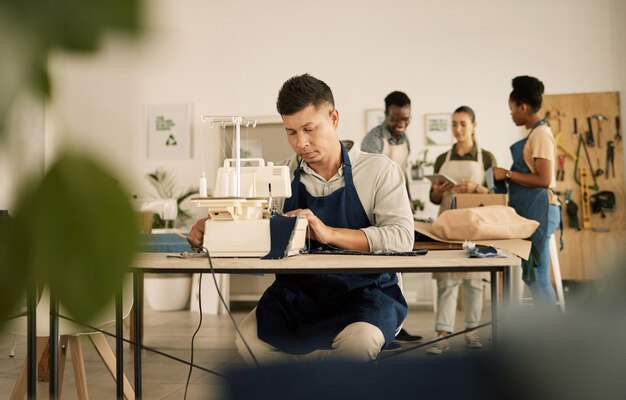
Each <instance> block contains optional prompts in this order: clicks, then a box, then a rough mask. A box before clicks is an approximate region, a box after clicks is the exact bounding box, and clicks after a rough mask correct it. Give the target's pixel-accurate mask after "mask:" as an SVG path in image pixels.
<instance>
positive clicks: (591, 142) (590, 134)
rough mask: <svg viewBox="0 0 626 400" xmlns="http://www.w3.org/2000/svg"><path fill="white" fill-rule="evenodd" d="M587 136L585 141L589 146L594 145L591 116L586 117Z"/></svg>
mask: <svg viewBox="0 0 626 400" xmlns="http://www.w3.org/2000/svg"><path fill="white" fill-rule="evenodd" d="M587 129H588V130H587V137H586V139H587V140H586V143H587V146H589V147H594V146H595V145H596V141H595V140H594V138H593V127H592V126H591V117H587Z"/></svg>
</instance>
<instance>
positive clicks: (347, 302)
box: [190, 74, 414, 364]
mask: <svg viewBox="0 0 626 400" xmlns="http://www.w3.org/2000/svg"><path fill="white" fill-rule="evenodd" d="M277 109H278V112H279V113H280V115H281V117H282V119H283V124H284V127H285V131H286V134H287V140H288V141H289V144H290V145H291V148H292V149H293V151H294V152H295V155H294V156H293V157H292V158H291V159H290V160H289V161H287V165H289V167H290V171H291V176H292V177H293V178H292V182H291V190H292V196H291V197H290V198H288V199H285V201H284V204H283V205H282V209H283V212H284V213H285V215H288V216H296V215H300V216H301V217H303V218H306V219H307V221H308V223H309V229H308V231H307V237H308V239H309V240H310V242H311V244H310V247H311V248H319V247H322V248H328V249H349V250H359V251H364V252H367V251H378V250H383V251H410V250H412V248H413V235H414V233H413V218H412V215H411V211H410V207H409V203H408V201H409V200H408V197H407V195H406V188H405V182H404V174H403V173H402V171H401V170H400V168H399V167H398V166H397V165H396V164H395V163H394V162H393V161H391V160H390V159H389V158H387V157H385V156H383V155H380V154H368V153H365V152H362V151H360V150H359V149H358V148H357V147H356V146H353V147H352V148H351V149H346V148H345V147H344V145H343V144H342V143H341V142H340V141H339V138H338V135H337V127H338V125H339V111H338V110H337V109H336V108H335V101H334V98H333V94H332V91H331V90H330V88H329V87H328V86H327V85H326V84H325V83H324V82H322V81H321V80H319V79H316V78H314V77H312V76H311V75H308V74H305V75H301V76H295V77H293V78H291V79H289V80H288V81H286V82H285V83H284V84H283V87H282V88H281V89H280V92H279V94H278V101H277ZM279 206H280V205H279ZM204 222H205V220H200V221H198V222H197V223H196V224H195V225H194V227H193V228H192V231H191V233H190V239H192V240H195V241H197V242H201V241H202V234H203V233H202V232H203V230H204ZM336 257H340V256H339V255H338V256H336ZM268 262H270V261H268ZM397 282H398V279H397V277H396V274H394V273H386V274H360V275H357V274H354V275H353V274H293V275H289V274H277V275H276V280H275V281H274V283H273V284H272V285H271V286H270V287H269V288H268V289H267V290H266V291H265V293H264V294H263V296H262V298H261V300H260V301H259V303H258V305H257V307H256V308H255V309H254V310H253V311H252V312H251V313H250V314H249V315H248V316H247V317H246V318H245V319H244V321H243V322H242V323H241V327H240V328H241V333H242V335H243V337H244V339H245V342H246V343H247V344H248V345H249V346H250V349H251V350H252V353H253V354H254V356H255V357H256V358H257V359H258V360H259V361H260V362H261V363H266V362H270V361H287V360H294V359H306V360H323V359H327V358H330V357H332V358H333V359H335V358H349V359H353V360H360V361H367V360H372V359H375V358H376V356H377V355H378V353H379V352H380V351H381V349H383V348H384V347H385V346H386V345H389V344H391V343H392V342H393V340H394V336H395V333H396V331H397V330H398V328H399V327H400V325H401V324H402V322H403V321H404V319H405V318H406V315H407V304H406V301H405V300H404V297H403V296H402V292H401V291H400V288H399V287H398V285H397ZM236 343H237V348H238V349H239V353H240V354H241V355H242V356H243V358H244V359H245V360H246V361H247V362H248V363H251V364H252V363H253V362H254V359H253V357H252V356H251V355H250V352H249V351H248V349H247V348H246V345H245V344H244V342H243V341H242V340H241V338H240V337H237V340H236Z"/></svg>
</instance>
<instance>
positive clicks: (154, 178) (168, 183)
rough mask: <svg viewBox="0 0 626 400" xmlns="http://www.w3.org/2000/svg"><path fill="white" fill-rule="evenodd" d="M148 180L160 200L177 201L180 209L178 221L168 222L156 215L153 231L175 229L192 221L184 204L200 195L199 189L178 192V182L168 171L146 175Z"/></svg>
mask: <svg viewBox="0 0 626 400" xmlns="http://www.w3.org/2000/svg"><path fill="white" fill-rule="evenodd" d="M146 178H147V179H148V180H149V181H150V184H152V187H153V188H154V189H155V190H156V193H157V197H158V198H160V199H175V200H176V205H177V208H178V212H177V217H176V221H166V220H164V219H162V218H161V216H160V215H158V214H154V220H153V223H152V228H153V229H163V228H174V227H179V226H184V225H185V224H186V223H187V222H188V221H189V220H190V219H191V215H190V214H189V212H188V211H187V210H185V209H184V208H182V207H181V205H182V203H183V202H184V201H185V200H187V199H188V198H190V197H191V196H193V195H195V194H198V189H197V188H188V189H187V190H185V191H183V192H180V193H175V192H176V180H175V178H174V176H173V175H170V174H169V173H168V172H167V171H164V170H161V169H157V170H156V171H154V172H151V173H149V174H147V175H146Z"/></svg>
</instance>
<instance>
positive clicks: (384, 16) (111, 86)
mask: <svg viewBox="0 0 626 400" xmlns="http://www.w3.org/2000/svg"><path fill="white" fill-rule="evenodd" d="M624 3H625V2H623V1H622V0H526V1H515V0H474V1H466V0H448V1H435V0H433V1H426V0H421V1H411V0H405V1H395V2H393V1H392V2H381V1H364V0H359V1H356V0H343V1H337V0H318V1H315V2H311V1H307V2H304V1H294V0H273V1H245V0H229V1H226V0H221V1H217V0H213V1H203V0H186V1H176V0H151V1H146V5H147V6H148V7H149V8H148V10H147V11H148V25H149V27H150V28H149V31H148V34H147V35H146V37H145V38H144V40H143V41H142V46H140V47H139V48H137V47H135V48H129V46H128V45H127V44H126V43H125V42H123V41H121V40H119V39H118V38H113V39H112V40H109V41H108V42H107V46H106V47H105V50H104V51H103V52H101V53H100V54H99V55H97V56H94V57H90V58H85V57H75V56H68V55H59V56H55V57H53V59H52V60H51V68H52V71H53V73H54V78H55V90H56V96H57V97H56V98H55V104H54V106H53V107H52V108H51V110H52V112H53V113H54V114H55V115H56V116H57V117H55V118H54V120H55V121H56V123H57V125H56V128H54V133H52V128H50V131H49V133H50V135H54V139H53V140H52V141H53V142H54V143H58V142H59V141H63V140H66V139H67V137H68V136H70V137H73V135H77V134H78V133H79V134H80V135H81V136H82V137H83V139H80V140H78V139H77V140H72V141H74V142H80V143H87V146H89V147H90V148H93V149H95V151H100V152H102V153H104V154H105V155H104V157H106V158H107V159H108V160H109V162H110V163H111V164H113V165H115V168H116V169H117V170H118V171H122V172H123V174H124V175H125V179H126V180H127V181H128V182H129V185H130V186H131V190H132V191H134V192H138V193H140V194H145V193H147V192H148V187H147V181H146V180H145V179H144V178H143V175H144V174H145V173H146V172H149V171H151V170H153V169H155V168H156V167H159V166H162V167H164V168H166V169H169V170H172V171H173V172H174V173H175V174H176V176H177V177H178V178H179V180H180V182H181V187H186V186H188V185H197V177H198V176H199V173H200V170H201V162H200V160H199V154H200V152H199V150H198V143H200V140H199V139H200V135H201V132H202V127H201V123H200V119H199V117H200V115H203V114H211V115H224V114H226V115H231V114H237V115H245V116H271V115H276V111H275V101H276V94H277V92H278V89H279V87H280V85H281V84H282V83H283V82H284V81H285V80H286V79H287V78H289V77H291V76H293V75H296V74H301V73H304V72H309V73H311V74H313V75H315V76H317V77H318V78H321V79H323V80H324V81H326V82H327V83H328V84H329V86H330V87H331V88H332V89H333V91H334V94H335V98H336V103H337V108H338V109H339V110H340V113H341V114H340V118H341V119H340V135H341V137H342V138H346V139H352V140H355V141H356V142H357V143H360V141H361V138H362V137H363V135H364V133H365V117H364V110H365V109H369V108H378V107H382V106H383V98H384V96H385V95H386V94H387V93H389V92H390V91H392V90H402V91H405V92H406V93H407V94H408V95H409V96H410V97H411V99H412V102H413V116H414V117H413V123H412V124H411V126H410V128H409V130H410V138H411V142H412V147H413V155H414V156H415V155H416V154H417V152H418V151H419V150H420V149H421V148H423V147H424V138H423V135H422V132H423V114H424V113H432V112H449V111H452V110H453V109H454V108H456V107H457V106H459V105H462V104H466V105H469V106H471V107H473V108H474V110H475V111H476V114H477V119H478V124H479V126H478V132H477V134H478V137H479V141H480V142H481V143H482V145H483V146H484V147H486V148H487V149H489V150H491V151H492V152H494V153H495V154H496V156H497V158H498V161H499V163H500V164H501V165H509V164H510V161H511V160H510V156H509V154H508V146H509V145H510V144H511V143H512V142H513V141H514V140H515V139H516V138H519V137H520V136H521V133H520V131H519V130H518V129H517V128H515V127H514V126H513V124H512V122H511V120H510V116H509V110H508V105H507V98H508V94H509V92H510V90H511V86H510V82H511V79H512V78H513V77H514V76H516V75H522V74H529V75H533V76H537V77H539V78H540V79H541V80H543V82H544V83H545V85H546V91H547V93H574V92H596V91H613V90H619V91H620V92H621V93H626V76H625V74H624V71H626V55H625V52H624V45H623V43H624V40H625V39H626V28H624V21H626V5H625V4H624ZM176 102H191V103H193V104H194V126H193V139H194V144H195V151H194V156H193V158H192V159H190V160H189V161H178V162H155V161H152V160H148V159H147V158H146V154H145V153H146V151H145V148H146V144H145V140H146V132H145V122H144V120H143V118H144V115H143V106H144V105H146V104H161V103H176ZM624 111H625V110H624V109H622V114H623V115H626V114H625V113H624ZM59 116H61V117H59ZM59 125H60V126H59ZM68 126H69V127H71V129H65V127H68ZM207 136H209V135H208V134H207ZM214 140H215V138H214V137H213V138H212V139H209V140H207V141H206V143H207V154H208V155H209V157H210V160H207V162H208V163H209V164H210V165H213V166H214V167H215V166H216V165H217V164H218V163H219V158H220V153H219V146H218V145H217V142H215V141H214ZM277 140H284V138H283V137H282V136H280V137H277ZM53 147H54V146H53V145H52V146H51V147H50V148H53ZM50 148H49V149H50ZM443 150H444V149H433V150H432V151H431V152H430V154H431V156H432V157H434V156H436V155H437V154H438V153H439V152H441V151H443ZM49 151H51V150H49ZM208 173H209V176H213V174H214V170H209V171H208ZM210 185H211V184H210Z"/></svg>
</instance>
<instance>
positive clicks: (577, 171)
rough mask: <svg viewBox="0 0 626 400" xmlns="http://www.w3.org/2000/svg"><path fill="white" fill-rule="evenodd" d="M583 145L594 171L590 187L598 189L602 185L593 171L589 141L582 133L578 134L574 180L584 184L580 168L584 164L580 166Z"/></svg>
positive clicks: (588, 161)
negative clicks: (588, 146) (586, 140)
mask: <svg viewBox="0 0 626 400" xmlns="http://www.w3.org/2000/svg"><path fill="white" fill-rule="evenodd" d="M581 147H582V148H583V149H584V150H585V156H586V158H587V163H588V164H589V170H591V171H592V173H591V177H592V178H593V185H589V189H592V190H598V189H600V187H599V186H598V182H597V181H596V175H595V174H594V173H593V171H594V169H593V167H592V166H591V159H590V158H589V150H587V143H586V142H585V140H584V139H583V136H582V135H579V136H578V147H577V148H576V156H577V158H576V163H575V164H574V180H575V181H576V183H578V184H579V185H582V183H581V179H580V168H579V167H582V166H580V165H579V163H578V162H579V161H580V148H581Z"/></svg>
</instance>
